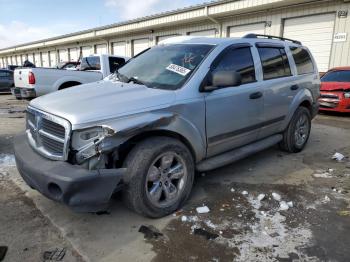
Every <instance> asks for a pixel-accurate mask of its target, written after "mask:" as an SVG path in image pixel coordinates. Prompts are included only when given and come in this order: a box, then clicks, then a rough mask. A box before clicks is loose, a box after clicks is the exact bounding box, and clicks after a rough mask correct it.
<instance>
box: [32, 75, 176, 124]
mask: <svg viewBox="0 0 350 262" xmlns="http://www.w3.org/2000/svg"><path fill="white" fill-rule="evenodd" d="M175 97H176V95H175V92H174V91H168V90H160V89H152V88H147V87H145V86H142V85H136V84H130V83H128V84H127V83H121V82H111V81H99V82H95V83H90V84H85V85H80V86H76V87H73V88H68V89H65V90H61V91H58V92H54V93H51V94H48V95H45V96H42V97H39V98H36V99H34V100H32V101H31V103H30V106H32V107H35V108H37V109H40V110H42V111H45V112H47V113H51V114H54V115H56V116H59V117H62V118H65V119H67V120H68V121H70V122H71V124H72V125H80V124H86V123H89V122H94V121H103V120H106V119H111V118H115V117H121V116H125V115H128V114H133V113H138V112H142V111H145V110H146V109H147V110H150V109H157V108H162V107H166V106H169V105H170V104H172V103H173V102H174V101H175Z"/></svg>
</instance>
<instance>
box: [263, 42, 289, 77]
mask: <svg viewBox="0 0 350 262" xmlns="http://www.w3.org/2000/svg"><path fill="white" fill-rule="evenodd" d="M258 51H259V55H260V59H261V63H262V67H263V73H264V80H268V79H274V78H279V77H286V76H291V70H290V66H289V61H288V58H287V55H286V51H285V50H284V49H283V48H277V47H259V48H258Z"/></svg>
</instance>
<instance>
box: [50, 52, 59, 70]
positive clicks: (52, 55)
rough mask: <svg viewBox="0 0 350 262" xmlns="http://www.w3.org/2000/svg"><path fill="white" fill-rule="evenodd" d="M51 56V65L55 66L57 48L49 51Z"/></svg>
mask: <svg viewBox="0 0 350 262" xmlns="http://www.w3.org/2000/svg"><path fill="white" fill-rule="evenodd" d="M49 58H50V67H55V66H56V65H57V55H56V51H55V50H52V51H50V52H49Z"/></svg>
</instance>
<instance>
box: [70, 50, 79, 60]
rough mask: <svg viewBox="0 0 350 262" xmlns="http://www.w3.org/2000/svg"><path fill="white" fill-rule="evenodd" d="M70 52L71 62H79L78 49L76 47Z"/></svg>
mask: <svg viewBox="0 0 350 262" xmlns="http://www.w3.org/2000/svg"><path fill="white" fill-rule="evenodd" d="M68 52H69V61H71V62H76V61H78V57H79V52H78V48H76V47H74V48H69V49H68Z"/></svg>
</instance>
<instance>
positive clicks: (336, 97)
mask: <svg viewBox="0 0 350 262" xmlns="http://www.w3.org/2000/svg"><path fill="white" fill-rule="evenodd" d="M321 98H330V99H339V97H338V96H337V95H330V94H321Z"/></svg>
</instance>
